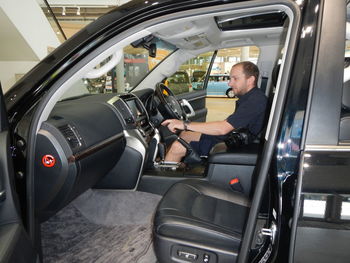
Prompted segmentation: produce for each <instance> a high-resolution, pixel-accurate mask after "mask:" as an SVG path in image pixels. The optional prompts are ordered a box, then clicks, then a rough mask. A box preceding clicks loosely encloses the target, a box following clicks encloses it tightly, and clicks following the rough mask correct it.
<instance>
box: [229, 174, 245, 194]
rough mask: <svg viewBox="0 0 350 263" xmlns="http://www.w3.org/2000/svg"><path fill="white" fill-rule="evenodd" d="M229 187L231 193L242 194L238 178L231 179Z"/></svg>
mask: <svg viewBox="0 0 350 263" xmlns="http://www.w3.org/2000/svg"><path fill="white" fill-rule="evenodd" d="M229 185H230V187H231V189H232V190H233V191H237V192H240V193H243V187H242V185H241V183H240V182H239V179H238V178H233V179H231V180H230V182H229Z"/></svg>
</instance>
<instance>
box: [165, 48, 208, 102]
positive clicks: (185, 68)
mask: <svg viewBox="0 0 350 263" xmlns="http://www.w3.org/2000/svg"><path fill="white" fill-rule="evenodd" d="M213 54H214V52H206V53H203V54H200V55H198V56H196V57H195V58H191V59H189V60H188V61H186V62H185V63H183V64H182V65H181V66H180V69H179V71H177V72H175V73H174V74H173V75H172V76H170V77H168V78H166V79H165V80H164V81H163V82H164V84H165V85H166V86H168V88H170V90H171V91H172V92H173V93H174V94H175V95H179V94H184V93H188V92H192V91H196V90H201V89H203V83H204V77H205V74H206V72H207V70H208V68H209V65H210V61H211V59H212V57H213Z"/></svg>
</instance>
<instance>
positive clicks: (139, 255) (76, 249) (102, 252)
mask: <svg viewBox="0 0 350 263" xmlns="http://www.w3.org/2000/svg"><path fill="white" fill-rule="evenodd" d="M160 198H161V197H160V196H158V195H153V194H149V193H142V192H116V191H101V190H94V191H91V190H89V191H88V192H87V193H85V194H84V195H82V196H80V197H79V198H78V199H77V200H75V201H74V202H73V203H72V204H70V205H68V206H67V207H66V208H64V209H63V210H62V211H60V212H59V213H57V214H56V215H55V216H54V217H52V218H51V219H50V220H48V221H47V222H45V223H43V224H42V226H41V230H42V245H43V257H44V262H45V263H46V262H47V263H49V262H101V263H102V262H121V263H124V262H125V263H127V262H138V263H146V262H147V263H152V262H156V258H155V255H154V251H153V245H152V238H151V235H152V229H151V228H152V223H151V222H152V217H153V213H154V210H155V207H156V205H157V203H158V202H159V200H160Z"/></svg>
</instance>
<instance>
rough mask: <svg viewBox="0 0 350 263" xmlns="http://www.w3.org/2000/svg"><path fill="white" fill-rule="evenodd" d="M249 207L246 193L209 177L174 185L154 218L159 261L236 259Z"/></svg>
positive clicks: (227, 260)
mask: <svg viewBox="0 0 350 263" xmlns="http://www.w3.org/2000/svg"><path fill="white" fill-rule="evenodd" d="M249 208H250V201H249V199H248V198H247V197H246V196H244V195H242V194H240V193H238V192H232V191H229V190H226V189H223V188H222V187H219V186H217V185H215V184H213V183H210V182H207V181H201V180H191V179H190V180H184V181H181V182H179V183H177V184H175V185H173V186H172V187H171V188H170V189H169V191H168V192H167V193H166V194H165V195H164V197H163V199H162V200H161V202H160V204H159V206H158V208H157V212H156V215H155V219H154V247H155V251H156V255H157V258H158V260H159V262H162V263H167V262H211V263H212V262H220V263H224V262H231V263H232V262H235V261H236V260H237V256H238V251H239V248H240V245H241V240H242V234H243V229H244V228H245V222H246V221H247V217H248V213H249ZM181 260H183V261H181Z"/></svg>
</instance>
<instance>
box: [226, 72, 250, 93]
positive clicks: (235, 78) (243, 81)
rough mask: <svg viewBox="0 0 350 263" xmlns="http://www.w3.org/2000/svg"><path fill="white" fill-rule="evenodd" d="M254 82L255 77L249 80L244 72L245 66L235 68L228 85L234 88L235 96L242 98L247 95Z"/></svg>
mask: <svg viewBox="0 0 350 263" xmlns="http://www.w3.org/2000/svg"><path fill="white" fill-rule="evenodd" d="M252 80H253V81H254V77H249V78H247V77H246V75H245V74H244V72H243V66H242V65H238V66H234V67H233V68H232V69H231V72H230V81H229V82H228V85H229V86H230V87H231V88H232V90H233V92H234V93H235V95H238V96H242V95H244V94H246V93H247V92H248V91H249V90H250V89H249V87H250V86H251V84H252Z"/></svg>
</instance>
